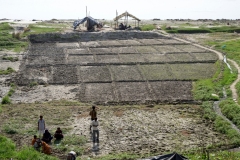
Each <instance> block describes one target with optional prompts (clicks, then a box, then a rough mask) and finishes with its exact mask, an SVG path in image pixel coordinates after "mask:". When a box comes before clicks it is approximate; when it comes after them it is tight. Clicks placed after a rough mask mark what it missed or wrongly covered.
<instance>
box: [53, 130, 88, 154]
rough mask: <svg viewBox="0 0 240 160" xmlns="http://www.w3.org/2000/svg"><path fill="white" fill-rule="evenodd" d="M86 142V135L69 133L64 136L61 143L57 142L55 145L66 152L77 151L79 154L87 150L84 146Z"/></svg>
mask: <svg viewBox="0 0 240 160" xmlns="http://www.w3.org/2000/svg"><path fill="white" fill-rule="evenodd" d="M86 142H87V138H86V137H85V136H79V135H78V136H76V135H71V136H70V135H68V136H64V138H63V140H62V141H60V143H56V145H54V148H55V149H57V150H60V151H62V152H65V153H68V152H70V151H75V152H76V153H77V154H78V155H82V154H83V153H84V151H85V149H84V147H83V146H84V144H85V143H86ZM54 143H55V142H54ZM57 144H59V145H57Z"/></svg>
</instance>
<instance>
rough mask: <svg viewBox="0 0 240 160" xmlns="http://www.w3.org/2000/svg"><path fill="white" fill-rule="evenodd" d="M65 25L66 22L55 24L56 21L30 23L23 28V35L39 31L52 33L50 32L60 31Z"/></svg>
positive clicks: (38, 32)
mask: <svg viewBox="0 0 240 160" xmlns="http://www.w3.org/2000/svg"><path fill="white" fill-rule="evenodd" d="M66 27H67V25H66V24H57V23H44V22H42V23H36V24H31V25H29V26H28V28H26V29H25V30H24V33H23V37H25V36H28V35H29V34H40V33H52V32H61V31H63V30H64V29H65V28H66Z"/></svg>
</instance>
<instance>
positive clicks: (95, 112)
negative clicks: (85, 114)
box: [89, 106, 97, 131]
mask: <svg viewBox="0 0 240 160" xmlns="http://www.w3.org/2000/svg"><path fill="white" fill-rule="evenodd" d="M95 108H96V106H92V110H91V111H90V113H89V115H90V116H91V122H92V121H93V120H94V119H95V118H96V117H97V111H96V110H95ZM91 129H92V126H91V125H90V131H91Z"/></svg>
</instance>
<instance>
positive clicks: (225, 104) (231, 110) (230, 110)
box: [219, 99, 240, 128]
mask: <svg viewBox="0 0 240 160" xmlns="http://www.w3.org/2000/svg"><path fill="white" fill-rule="evenodd" d="M219 106H220V108H221V111H222V113H223V114H224V115H225V116H226V117H227V118H228V119H229V120H231V121H232V122H233V123H234V124H235V125H236V126H237V127H238V128H240V106H239V105H237V104H236V103H235V102H234V101H233V100H231V99H227V100H224V101H221V103H220V105H219Z"/></svg>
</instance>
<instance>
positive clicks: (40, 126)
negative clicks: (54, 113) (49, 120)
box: [38, 119, 45, 133]
mask: <svg viewBox="0 0 240 160" xmlns="http://www.w3.org/2000/svg"><path fill="white" fill-rule="evenodd" d="M38 126H39V129H38V130H39V131H41V132H42V131H45V121H44V120H43V119H42V120H41V119H39V120H38ZM43 133H44V132H43Z"/></svg>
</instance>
